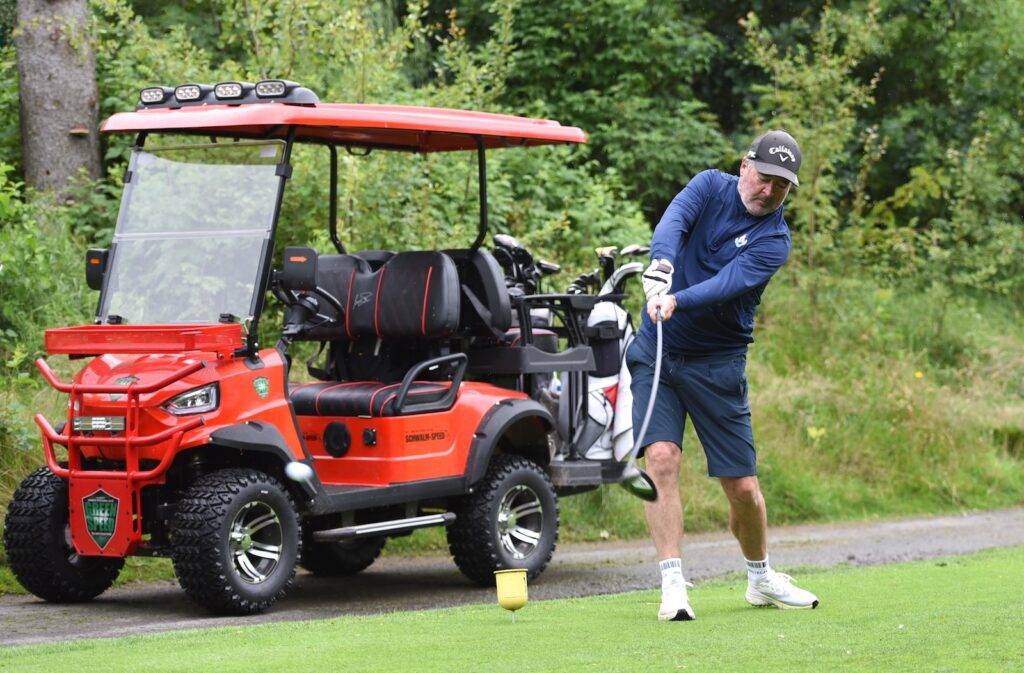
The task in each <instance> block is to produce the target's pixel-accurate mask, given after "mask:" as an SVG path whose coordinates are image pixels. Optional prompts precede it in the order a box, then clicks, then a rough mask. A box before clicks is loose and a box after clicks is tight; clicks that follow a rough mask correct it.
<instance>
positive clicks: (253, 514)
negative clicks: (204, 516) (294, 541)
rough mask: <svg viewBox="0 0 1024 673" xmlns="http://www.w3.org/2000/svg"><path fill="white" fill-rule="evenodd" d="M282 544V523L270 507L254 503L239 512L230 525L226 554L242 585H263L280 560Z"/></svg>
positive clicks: (258, 502)
mask: <svg viewBox="0 0 1024 673" xmlns="http://www.w3.org/2000/svg"><path fill="white" fill-rule="evenodd" d="M283 541H284V533H283V531H282V530H281V520H280V519H279V518H278V516H277V512H275V511H274V509H273V508H272V507H271V506H270V505H268V504H267V503H265V502H260V501H258V500H255V501H253V502H250V503H247V504H246V505H245V506H244V507H242V509H240V510H238V513H237V514H235V518H234V520H233V521H232V522H231V528H230V532H229V534H228V550H229V551H230V553H231V561H232V563H233V565H234V568H235V572H236V573H237V574H238V576H239V577H240V578H241V579H242V581H243V582H246V583H247V584H260V583H261V582H265V581H266V580H267V578H268V577H270V575H271V574H272V573H273V572H274V569H275V568H277V564H278V562H279V561H280V560H281V547H282V543H283Z"/></svg>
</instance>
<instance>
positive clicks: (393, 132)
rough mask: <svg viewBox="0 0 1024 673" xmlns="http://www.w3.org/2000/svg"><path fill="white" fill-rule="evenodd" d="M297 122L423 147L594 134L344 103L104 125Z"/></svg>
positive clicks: (218, 131) (192, 113) (264, 127)
mask: <svg viewBox="0 0 1024 673" xmlns="http://www.w3.org/2000/svg"><path fill="white" fill-rule="evenodd" d="M289 126H296V127H297V129H296V134H295V138H296V140H300V141H302V140H306V141H323V142H328V143H337V144H341V145H355V146H363V147H384V148H391V149H403V150H412V151H417V152H443V151H451V150H472V149H476V147H477V145H476V139H475V136H480V137H482V138H483V141H484V145H485V146H486V147H488V148H493V147H515V146H524V145H551V144H561V143H584V142H586V141H587V136H586V134H585V133H583V131H582V130H580V129H578V128H576V127H575V126H562V125H561V124H559V123H558V122H556V121H551V120H548V119H530V118H528V117H516V116H512V115H503V114H493V113H490V112H469V111H465V110H447V109H443V108H430V107H414V106H407V105H357V104H351V105H350V104H340V103H318V104H316V105H313V106H300V105H288V104H283V103H260V104H250V105H197V106H192V107H182V108H180V109H170V108H156V109H149V110H147V109H142V110H137V111H135V112H120V113H117V114H114V115H112V116H111V117H110V118H109V119H107V120H106V121H105V122H104V123H103V126H102V127H101V130H102V131H104V132H106V133H112V132H140V131H154V132H156V131H164V132H176V133H196V134H202V135H230V136H240V137H259V138H264V137H269V138H284V137H286V136H287V133H288V127H289Z"/></svg>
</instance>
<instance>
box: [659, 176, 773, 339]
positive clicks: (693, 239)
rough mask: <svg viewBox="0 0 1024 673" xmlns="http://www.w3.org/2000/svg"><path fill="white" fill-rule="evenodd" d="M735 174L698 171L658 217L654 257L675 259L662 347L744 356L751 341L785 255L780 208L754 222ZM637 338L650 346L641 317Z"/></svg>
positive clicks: (673, 260) (756, 218) (754, 218)
mask: <svg viewBox="0 0 1024 673" xmlns="http://www.w3.org/2000/svg"><path fill="white" fill-rule="evenodd" d="M738 181H739V178H738V177H736V176H735V175H729V174H727V173H722V172H721V171H716V170H709V171H704V172H702V173H698V174H697V175H696V176H694V178H693V179H692V180H690V182H689V184H687V185H686V187H685V188H684V189H683V191H681V192H679V193H678V194H677V195H676V197H675V198H674V199H672V203H671V204H669V207H668V208H667V209H666V210H665V214H664V215H662V217H661V221H660V222H659V223H658V226H657V227H656V228H655V230H654V237H653V238H652V239H651V259H668V260H670V261H672V264H673V266H674V267H675V272H674V273H673V274H672V287H671V289H670V290H669V291H670V292H672V293H673V294H674V295H675V298H676V302H677V308H676V311H675V313H673V314H672V317H671V318H670V319H669V320H668V321H667V322H666V323H665V324H664V335H663V336H664V348H665V351H666V352H668V353H672V354H677V355H683V356H684V357H685V356H691V357H693V356H705V355H732V354H739V353H744V352H746V350H747V345H748V344H750V343H752V342H753V341H754V337H753V331H754V313H755V312H756V310H757V306H758V304H760V303H761V293H762V292H764V288H765V286H766V285H767V284H768V281H769V280H770V279H771V277H772V275H773V274H774V273H775V272H776V271H778V269H779V267H781V266H782V265H783V263H785V261H786V258H787V257H788V256H789V248H790V236H789V227H788V226H786V221H785V220H784V219H783V217H782V207H781V206H780V207H779V208H778V209H777V210H775V211H773V212H771V213H768V214H767V215H763V216H761V217H755V216H754V215H751V214H750V213H748V212H747V209H746V208H745V207H744V206H743V202H742V201H741V200H740V195H739V192H738V191H737V189H736V185H737V182H738ZM639 338H640V339H641V340H642V341H644V342H645V346H647V349H646V350H647V351H648V352H651V353H653V352H654V348H655V333H654V325H653V324H652V323H651V320H650V318H649V317H647V313H646V311H645V312H644V315H643V324H642V325H641V327H640V332H639Z"/></svg>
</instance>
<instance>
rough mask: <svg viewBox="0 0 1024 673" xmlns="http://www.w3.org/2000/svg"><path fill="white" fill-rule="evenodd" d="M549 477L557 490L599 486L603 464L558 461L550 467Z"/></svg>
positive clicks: (581, 461) (601, 481) (590, 461)
mask: <svg viewBox="0 0 1024 673" xmlns="http://www.w3.org/2000/svg"><path fill="white" fill-rule="evenodd" d="M548 475H549V476H550V477H551V483H552V484H554V485H555V487H556V488H564V487H573V486H598V485H600V484H602V483H603V480H602V478H601V462H598V461H594V460H557V461H552V463H551V464H550V465H548Z"/></svg>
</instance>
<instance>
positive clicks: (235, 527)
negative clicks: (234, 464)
mask: <svg viewBox="0 0 1024 673" xmlns="http://www.w3.org/2000/svg"><path fill="white" fill-rule="evenodd" d="M299 548H300V537H299V518H298V514H297V513H296V511H295V505H294V504H293V503H292V500H291V498H290V497H289V496H288V493H287V492H286V491H285V490H284V488H282V486H281V484H280V483H278V481H277V480H276V479H274V478H273V477H271V476H270V475H268V474H265V473H263V472H258V471H256V470H247V469H229V470H220V471H217V472H212V473H210V474H207V475H203V476H202V477H200V478H199V479H197V480H196V481H195V483H193V484H192V486H190V487H189V488H188V489H187V490H186V491H185V493H184V494H183V495H182V498H181V500H180V501H179V503H178V506H177V509H176V511H175V515H174V519H173V522H172V526H171V560H172V561H173V563H174V572H175V574H176V575H177V576H178V581H179V583H180V584H181V587H182V588H183V589H184V590H185V592H186V593H187V594H188V595H189V597H190V598H192V600H194V601H195V602H196V603H199V604H200V605H202V606H203V607H205V608H207V609H208V610H210V611H211V612H215V613H217V614H232V615H246V614H255V613H257V612H262V611H263V610H266V609H267V608H268V607H270V605H272V604H273V603H274V602H275V601H277V600H278V599H279V598H281V597H282V596H283V595H284V594H285V592H286V591H287V589H288V588H289V587H290V586H291V583H292V580H293V579H294V578H295V564H296V561H297V560H298V557H299Z"/></svg>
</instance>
